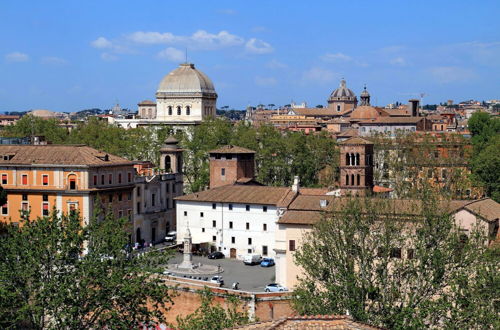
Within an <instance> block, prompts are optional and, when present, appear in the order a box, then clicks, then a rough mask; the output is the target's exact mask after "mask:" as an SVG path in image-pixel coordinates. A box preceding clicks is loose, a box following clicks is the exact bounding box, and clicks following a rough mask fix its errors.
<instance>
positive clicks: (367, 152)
mask: <svg viewBox="0 0 500 330" xmlns="http://www.w3.org/2000/svg"><path fill="white" fill-rule="evenodd" d="M372 190H373V143H372V142H371V141H368V140H366V139H363V138H360V137H353V138H350V139H348V140H346V141H343V142H340V192H341V194H342V195H354V196H366V195H368V194H370V193H371V192H372Z"/></svg>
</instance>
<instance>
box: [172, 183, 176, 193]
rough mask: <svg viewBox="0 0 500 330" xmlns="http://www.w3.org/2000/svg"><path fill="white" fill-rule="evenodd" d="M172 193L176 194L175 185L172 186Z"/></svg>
mask: <svg viewBox="0 0 500 330" xmlns="http://www.w3.org/2000/svg"><path fill="white" fill-rule="evenodd" d="M172 192H173V193H174V194H175V193H176V189H175V183H174V184H172Z"/></svg>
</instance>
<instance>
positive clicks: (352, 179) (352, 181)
mask: <svg viewBox="0 0 500 330" xmlns="http://www.w3.org/2000/svg"><path fill="white" fill-rule="evenodd" d="M354 184H355V183H354V174H351V186H354Z"/></svg>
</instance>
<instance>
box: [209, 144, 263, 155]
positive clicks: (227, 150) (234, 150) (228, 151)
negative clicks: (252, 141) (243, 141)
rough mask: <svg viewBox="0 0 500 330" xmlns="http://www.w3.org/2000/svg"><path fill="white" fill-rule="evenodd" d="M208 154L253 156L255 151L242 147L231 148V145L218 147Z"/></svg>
mask: <svg viewBox="0 0 500 330" xmlns="http://www.w3.org/2000/svg"><path fill="white" fill-rule="evenodd" d="M209 153H211V154H212V153H213V154H254V153H255V151H253V150H250V149H247V148H243V147H238V146H233V145H226V146H223V147H220V148H218V149H214V150H211V151H209Z"/></svg>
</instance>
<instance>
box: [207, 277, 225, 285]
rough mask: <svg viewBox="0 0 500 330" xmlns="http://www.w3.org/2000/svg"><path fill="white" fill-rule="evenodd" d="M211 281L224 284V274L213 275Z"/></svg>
mask: <svg viewBox="0 0 500 330" xmlns="http://www.w3.org/2000/svg"><path fill="white" fill-rule="evenodd" d="M210 283H215V284H219V285H224V279H223V278H222V276H219V275H215V276H212V278H211V279H210Z"/></svg>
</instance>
